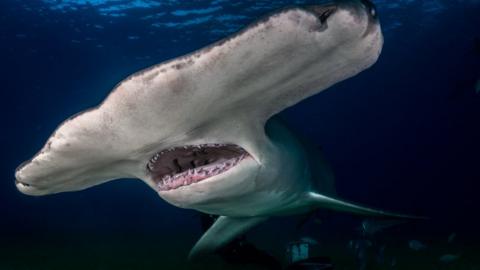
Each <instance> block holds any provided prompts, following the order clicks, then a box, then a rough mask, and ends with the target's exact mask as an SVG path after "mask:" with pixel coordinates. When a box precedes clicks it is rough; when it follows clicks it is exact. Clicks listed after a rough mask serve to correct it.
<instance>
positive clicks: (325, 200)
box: [307, 192, 425, 219]
mask: <svg viewBox="0 0 480 270" xmlns="http://www.w3.org/2000/svg"><path fill="white" fill-rule="evenodd" d="M307 197H308V201H309V204H310V205H313V206H315V207H319V208H325V209H331V210H336V211H341V212H348V213H353V214H359V215H367V216H378V217H393V218H409V219H425V218H424V217H415V216H409V215H403V214H397V213H391V212H386V211H382V210H377V209H372V208H369V207H365V206H360V205H357V204H353V203H349V202H346V201H342V200H339V199H335V198H332V197H328V196H325V195H322V194H318V193H315V192H309V193H308V194H307Z"/></svg>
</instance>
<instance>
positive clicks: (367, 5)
mask: <svg viewBox="0 0 480 270" xmlns="http://www.w3.org/2000/svg"><path fill="white" fill-rule="evenodd" d="M362 4H363V5H364V6H365V9H366V10H367V13H368V14H369V15H370V16H372V17H373V18H376V17H377V9H376V8H375V5H374V4H373V3H372V2H370V1H369V0H362Z"/></svg>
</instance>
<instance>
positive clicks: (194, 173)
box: [157, 154, 247, 191]
mask: <svg viewBox="0 0 480 270" xmlns="http://www.w3.org/2000/svg"><path fill="white" fill-rule="evenodd" d="M246 156H247V154H242V155H240V156H238V157H236V158H232V159H228V160H224V161H222V162H216V163H211V164H208V165H205V166H201V167H197V168H194V169H188V170H187V171H184V172H181V173H178V174H168V175H165V176H163V177H162V179H161V180H160V181H158V182H157V189H158V190H159V191H167V190H172V189H176V188H179V187H182V186H188V185H191V184H193V183H197V182H199V181H201V180H204V179H206V178H209V177H212V176H215V175H218V174H221V173H223V172H225V171H227V170H229V169H231V168H232V167H234V166H235V165H237V164H238V163H239V162H240V161H241V160H242V159H244V158H245V157H246Z"/></svg>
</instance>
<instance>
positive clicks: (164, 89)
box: [15, 0, 401, 256]
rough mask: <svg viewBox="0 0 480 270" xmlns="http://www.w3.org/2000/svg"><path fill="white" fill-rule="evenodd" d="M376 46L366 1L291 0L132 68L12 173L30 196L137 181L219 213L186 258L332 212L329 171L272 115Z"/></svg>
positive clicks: (364, 61)
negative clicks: (203, 42)
mask: <svg viewBox="0 0 480 270" xmlns="http://www.w3.org/2000/svg"><path fill="white" fill-rule="evenodd" d="M382 44H383V37H382V33H381V28H380V25H379V22H378V19H377V15H376V11H375V8H374V6H373V4H371V3H370V2H369V1H366V0H361V1H357V0H349V1H345V0H344V1H335V2H332V3H329V4H325V5H318V6H308V7H305V8H297V7H294V8H288V9H284V10H281V11H279V12H277V13H274V14H272V15H270V16H268V17H266V18H264V19H263V20H260V21H258V22H256V23H254V24H252V25H250V26H249V27H247V28H245V29H244V30H242V31H240V32H239V33H237V34H235V35H233V36H231V37H229V38H227V39H224V40H222V41H219V42H217V43H214V44H212V45H210V46H208V47H206V48H203V49H200V50H198V51H195V52H193V53H191V54H189V55H186V56H182V57H179V58H176V59H173V60H171V61H167V62H164V63H161V64H158V65H156V66H153V67H150V68H148V69H146V70H143V71H140V72H138V73H135V74H133V75H131V76H130V77H128V78H126V79H125V80H123V81H122V82H121V83H119V84H118V85H117V86H116V87H115V88H114V89H113V90H112V92H111V93H110V95H109V96H108V97H107V98H106V99H105V101H104V102H103V103H102V104H101V105H99V106H98V107H96V108H93V109H90V110H87V111H84V112H82V113H80V114H77V115H75V116H73V117H71V118H69V119H67V120H66V121H64V122H63V123H62V124H61V125H60V126H59V127H58V128H57V130H56V131H55V132H54V133H53V134H52V136H51V137H50V138H49V139H48V141H47V143H46V144H45V146H44V147H43V148H42V149H41V150H40V152H39V153H38V154H36V155H35V156H34V157H33V158H32V159H31V160H29V161H27V162H25V163H24V164H22V165H21V166H19V168H18V169H17V171H16V174H15V176H16V186H17V188H18V189H19V190H20V191H21V192H23V193H25V194H29V195H45V194H51V193H58V192H65V191H77V190H82V189H85V188H88V187H91V186H94V185H98V184H101V183H104V182H107V181H110V180H114V179H120V178H138V179H141V180H142V181H144V182H145V183H146V184H147V185H149V186H150V187H151V188H152V189H154V190H155V191H156V192H157V193H158V195H159V196H160V197H161V198H163V199H164V200H166V201H167V202H169V203H170V204H173V205H175V206H178V207H182V208H189V209H195V210H198V211H201V212H205V213H210V214H215V215H220V216H221V217H220V218H219V219H218V220H217V221H216V222H215V224H214V225H213V226H212V227H211V228H210V229H209V230H208V231H207V232H206V233H205V234H204V235H203V236H202V237H201V239H200V240H199V241H198V242H197V244H196V245H195V246H194V248H193V249H192V251H191V256H198V255H200V254H204V253H206V252H211V251H213V250H215V249H217V248H219V247H221V246H222V245H224V244H226V243H228V241H229V240H231V239H232V238H234V237H235V236H237V235H238V234H241V233H243V232H245V231H246V230H248V229H249V228H251V227H253V226H255V225H257V224H258V223H260V222H262V221H264V220H266V219H267V218H268V217H270V216H276V215H289V214H297V213H304V212H308V211H311V210H312V209H315V208H328V209H333V210H340V211H347V212H352V213H357V214H366V215H392V216H397V217H401V215H396V214H392V213H387V212H383V211H378V210H374V209H370V208H367V207H362V206H358V205H355V204H352V203H348V202H345V201H342V200H339V199H337V198H335V192H334V188H333V176H332V174H331V172H330V171H329V170H328V168H327V166H326V164H325V162H324V160H323V159H322V158H321V157H317V158H313V159H312V158H311V153H309V152H310V151H309V150H308V149H306V148H305V147H304V146H303V145H302V143H301V142H300V141H299V140H298V139H297V138H296V137H295V136H294V135H293V134H292V133H291V132H290V131H289V130H288V129H287V128H286V127H285V126H284V125H283V124H282V123H281V122H279V121H277V120H275V119H274V118H272V116H274V115H275V114H277V113H278V112H280V111H281V110H283V109H285V108H287V107H289V106H292V105H294V104H296V103H298V102H299V101H301V100H303V99H305V98H307V97H309V96H311V95H314V94H316V93H318V92H320V91H322V90H324V89H327V88H328V87H330V86H331V85H333V84H335V83H337V82H339V81H342V80H344V79H347V78H349V77H352V76H354V75H356V74H358V73H359V72H361V71H362V70H364V69H366V68H368V67H369V66H371V65H372V64H374V63H375V61H376V60H377V58H378V56H379V54H380V52H381V48H382Z"/></svg>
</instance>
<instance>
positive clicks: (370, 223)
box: [358, 219, 406, 236]
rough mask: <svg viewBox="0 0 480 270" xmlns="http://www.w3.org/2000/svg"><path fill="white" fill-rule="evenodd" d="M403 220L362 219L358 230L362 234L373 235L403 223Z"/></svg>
mask: <svg viewBox="0 0 480 270" xmlns="http://www.w3.org/2000/svg"><path fill="white" fill-rule="evenodd" d="M405 222H406V221H404V220H378V219H364V220H363V221H362V223H361V224H360V227H359V228H358V230H359V231H360V232H361V233H362V235H370V236H372V235H374V234H376V233H379V232H382V231H384V230H386V229H388V228H390V227H393V226H395V225H399V224H402V223H405Z"/></svg>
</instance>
